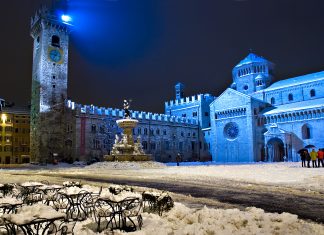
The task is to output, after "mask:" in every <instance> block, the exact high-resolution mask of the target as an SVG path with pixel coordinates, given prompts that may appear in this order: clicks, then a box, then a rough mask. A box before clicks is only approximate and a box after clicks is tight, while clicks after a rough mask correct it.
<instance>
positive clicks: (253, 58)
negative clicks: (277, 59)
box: [235, 53, 268, 67]
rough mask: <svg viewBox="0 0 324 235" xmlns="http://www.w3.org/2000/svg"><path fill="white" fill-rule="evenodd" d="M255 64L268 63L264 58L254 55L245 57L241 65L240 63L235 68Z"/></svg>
mask: <svg viewBox="0 0 324 235" xmlns="http://www.w3.org/2000/svg"><path fill="white" fill-rule="evenodd" d="M254 62H268V61H267V60H266V59H264V58H263V57H262V56H258V55H256V54H254V53H250V54H248V56H247V57H245V58H244V59H243V60H241V62H240V63H238V64H237V65H236V66H235V67H240V66H242V65H245V64H251V63H254Z"/></svg>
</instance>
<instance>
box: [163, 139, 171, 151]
mask: <svg viewBox="0 0 324 235" xmlns="http://www.w3.org/2000/svg"><path fill="white" fill-rule="evenodd" d="M164 144H165V150H169V149H170V142H169V141H165V142H164Z"/></svg>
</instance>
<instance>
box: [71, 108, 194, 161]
mask: <svg viewBox="0 0 324 235" xmlns="http://www.w3.org/2000/svg"><path fill="white" fill-rule="evenodd" d="M72 106H74V108H72ZM69 107H70V108H69ZM67 108H68V109H70V111H71V117H72V119H73V118H74V122H75V128H74V130H75V131H74V136H75V138H74V139H75V142H73V149H74V150H75V151H74V154H73V158H74V160H76V159H78V160H83V161H90V160H91V159H92V158H97V159H102V157H103V155H106V154H109V153H110V150H111V149H112V146H113V144H114V141H115V136H116V135H119V136H120V135H121V133H122V129H120V128H119V127H118V126H117V124H116V120H118V119H122V118H123V115H124V114H123V110H119V109H111V108H109V109H105V108H98V107H95V106H81V105H76V104H74V103H73V105H72V104H71V102H70V105H68V107H67ZM132 118H135V119H137V120H138V121H139V123H138V126H137V127H136V128H134V130H133V135H134V139H135V140H136V139H137V137H138V136H140V140H141V143H142V146H143V149H144V151H145V152H146V153H148V154H152V156H153V158H154V160H156V161H161V162H168V161H175V157H176V155H177V153H181V155H182V157H183V160H184V161H189V160H198V159H199V151H198V148H199V135H198V132H199V128H198V125H197V123H196V121H195V120H191V119H186V118H175V117H171V116H169V115H164V114H152V113H146V112H138V111H133V112H132ZM67 123H68V122H67ZM67 136H69V137H68V138H66V139H72V137H71V135H70V134H69V135H67Z"/></svg>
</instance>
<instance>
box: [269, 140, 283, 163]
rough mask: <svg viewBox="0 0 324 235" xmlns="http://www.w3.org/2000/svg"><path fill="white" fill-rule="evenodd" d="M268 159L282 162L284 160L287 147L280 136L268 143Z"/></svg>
mask: <svg viewBox="0 0 324 235" xmlns="http://www.w3.org/2000/svg"><path fill="white" fill-rule="evenodd" d="M267 151H268V154H267V155H268V161H269V162H282V161H284V156H285V148H284V143H283V142H282V140H281V139H279V138H271V139H270V140H269V141H268V144H267Z"/></svg>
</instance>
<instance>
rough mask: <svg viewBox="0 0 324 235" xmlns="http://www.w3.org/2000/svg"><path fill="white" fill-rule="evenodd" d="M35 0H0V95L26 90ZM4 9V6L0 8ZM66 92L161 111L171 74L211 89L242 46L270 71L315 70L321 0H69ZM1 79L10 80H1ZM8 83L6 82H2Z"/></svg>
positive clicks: (223, 79)
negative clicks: (269, 66)
mask: <svg viewBox="0 0 324 235" xmlns="http://www.w3.org/2000/svg"><path fill="white" fill-rule="evenodd" d="M41 3H47V4H50V3H51V1H45V0H43V1H41V0H23V1H21V0H11V1H6V2H3V3H2V6H1V8H2V14H1V15H0V17H1V20H2V22H3V27H2V30H3V31H2V33H1V38H0V49H1V51H2V53H1V55H2V57H1V65H0V66H1V71H2V74H1V77H2V78H1V89H0V97H2V98H5V99H6V100H8V101H15V102H16V103H18V104H27V103H29V99H30V86H31V69H32V38H31V37H30V36H29V27H30V17H31V16H32V15H33V14H34V13H35V11H36V9H37V8H38V7H39V6H40V4H41ZM3 9H5V10H3ZM65 12H66V13H68V14H70V15H71V17H72V18H73V24H74V25H75V27H74V32H73V33H72V35H71V41H70V54H69V56H70V57H69V91H68V94H69V97H70V98H71V99H72V100H74V101H76V102H78V103H82V104H94V105H98V106H105V107H119V108H121V106H122V100H123V99H124V98H131V99H133V104H132V105H133V107H132V109H136V110H144V111H152V112H163V109H164V101H166V100H170V99H173V98H174V88H173V87H174V85H175V83H176V82H182V83H184V84H185V86H186V88H185V93H186V95H188V96H189V95H194V94H196V93H212V94H213V95H216V96H217V95H219V94H220V93H221V92H222V91H223V90H225V89H226V88H227V87H228V86H230V84H231V82H232V78H231V70H232V68H233V67H234V66H235V65H236V64H237V63H238V62H239V61H240V60H242V59H243V58H244V57H245V56H246V55H247V54H248V53H249V50H250V49H253V52H255V53H256V54H258V55H261V56H264V57H265V58H267V59H269V60H271V61H272V62H274V63H275V64H276V80H280V79H284V78H289V77H292V76H297V75H302V74H305V73H310V72H316V71H322V70H324V61H323V54H324V47H323V42H324V30H323V29H324V14H323V12H324V1H322V0H311V1H309V0H236V1H235V0H87V1H86V0H70V1H68V4H67V6H66V8H65ZM8 87H10V88H8ZM11 87H12V88H11Z"/></svg>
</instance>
